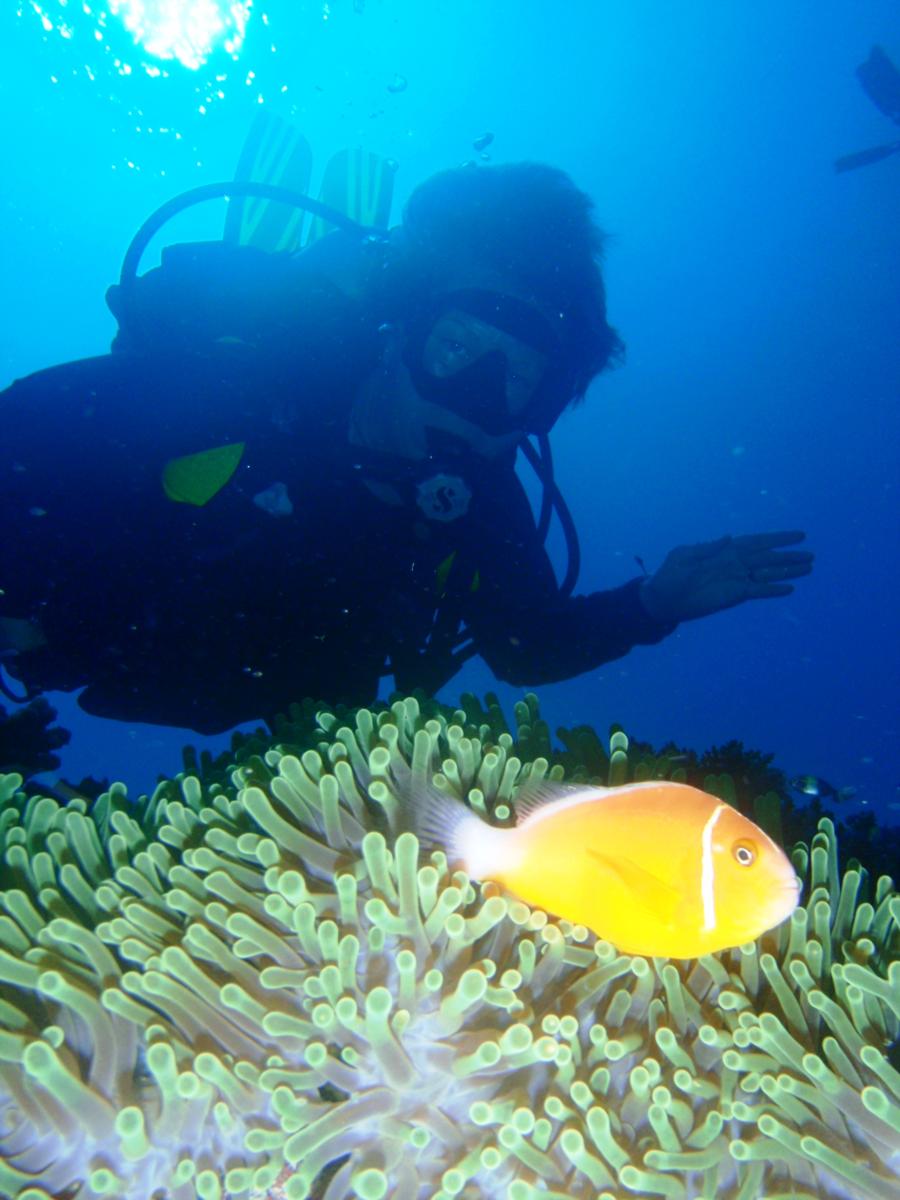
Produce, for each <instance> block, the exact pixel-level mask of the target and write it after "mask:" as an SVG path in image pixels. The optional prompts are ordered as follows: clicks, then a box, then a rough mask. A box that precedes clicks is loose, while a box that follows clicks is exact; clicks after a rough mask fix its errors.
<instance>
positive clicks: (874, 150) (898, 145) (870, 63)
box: [834, 46, 900, 171]
mask: <svg viewBox="0 0 900 1200" xmlns="http://www.w3.org/2000/svg"><path fill="white" fill-rule="evenodd" d="M856 76H857V78H858V79H859V82H860V83H861V84H862V87H863V90H864V91H865V93H866V95H867V96H868V97H869V99H870V100H871V101H872V103H873V104H874V105H875V107H876V108H877V109H879V111H880V112H883V113H884V115H885V116H886V117H888V118H889V119H890V120H891V121H893V122H894V124H895V125H900V71H898V70H897V68H896V67H895V66H894V64H893V63H892V62H891V60H890V59H889V58H888V56H887V55H886V54H885V52H884V51H883V50H882V48H881V47H880V46H873V47H872V49H871V51H870V52H869V57H868V58H867V59H866V61H865V62H864V63H861V64H860V66H858V67H857V68H856ZM898 152H900V141H897V142H885V143H884V144H883V145H881V146H872V147H871V149H869V150H859V151H857V152H856V153H855V154H845V155H844V156H843V157H842V158H838V159H836V160H835V164H834V169H835V171H853V170H855V169H856V168H857V167H867V166H868V165H869V164H870V163H876V162H880V161H881V160H882V159H883V158H890V156H891V155H892V154H897V153H898Z"/></svg>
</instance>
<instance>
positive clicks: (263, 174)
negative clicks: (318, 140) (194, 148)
mask: <svg viewBox="0 0 900 1200" xmlns="http://www.w3.org/2000/svg"><path fill="white" fill-rule="evenodd" d="M311 173H312V151H311V150H310V148H309V142H307V140H306V138H305V137H304V136H303V134H302V133H300V132H298V130H296V129H295V128H294V126H293V125H291V123H290V122H289V121H285V120H284V118H283V117H279V116H276V115H275V114H274V113H270V112H266V111H261V112H259V113H257V115H256V118H255V119H254V121H253V124H252V126H251V127H250V133H249V134H248V135H247V140H246V142H245V143H244V148H243V150H242V151H241V156H240V159H239V160H238V165H237V170H236V171H235V174H234V177H235V180H237V181H239V182H242V183H246V182H251V183H272V184H276V185H277V186H278V187H284V188H289V189H290V190H291V191H292V192H302V193H303V194H304V195H305V194H306V193H307V192H308V190H309V177H310V175H311ZM305 216H306V214H305V213H304V211H303V210H302V209H300V208H294V207H293V206H291V205H289V204H278V203H277V202H276V201H273V200H264V199H261V198H257V197H253V196H248V197H245V198H234V199H232V200H229V202H228V216H227V217H226V219H225V233H224V238H225V241H226V242H232V243H234V244H237V245H241V246H256V247H258V248H259V249H260V250H269V251H287V252H290V251H293V250H299V249H300V246H301V244H302V236H303V221H304V218H305Z"/></svg>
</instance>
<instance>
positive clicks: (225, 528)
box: [0, 118, 812, 733]
mask: <svg viewBox="0 0 900 1200" xmlns="http://www.w3.org/2000/svg"><path fill="white" fill-rule="evenodd" d="M262 121H263V123H262V124H261V125H260V124H259V123H258V124H257V126H255V128H254V133H253V135H252V136H251V139H250V140H249V142H248V145H247V149H246V150H245V154H244V155H243V156H242V163H241V166H240V167H239V170H238V174H237V182H234V183H230V184H228V185H210V186H209V187H207V188H200V189H197V190H196V193H195V194H188V196H186V197H185V198H182V199H180V200H178V201H175V202H173V203H172V204H171V205H168V206H166V207H165V209H164V210H161V212H160V213H159V214H157V215H156V216H155V217H154V218H152V219H151V221H150V222H148V223H147V224H146V225H145V226H144V227H143V228H142V230H141V231H140V233H139V234H138V236H137V237H136V239H135V241H134V243H133V244H132V247H131V248H130V250H129V253H128V255H127V256H126V261H125V266H124V267H123V272H122V278H121V281H120V283H119V284H118V285H117V286H116V287H114V288H112V289H110V293H109V296H108V301H109V304H110V307H111V308H112V310H113V312H114V314H115V315H116V317H117V319H118V322H119V332H118V334H117V336H116V338H115V341H114V343H113V347H112V351H111V353H109V354H107V355H102V356H100V357H96V358H91V359H87V360H83V361H78V362H73V363H67V364H64V365H62V366H58V367H53V368H50V369H48V370H43V371H40V372H38V373H37V374H35V375H32V376H30V377H28V378H26V379H24V380H21V381H19V382H17V383H15V384H13V385H12V386H11V387H10V388H9V389H8V390H7V391H6V392H5V393H3V394H2V396H0V422H2V430H3V437H2V441H0V512H2V520H3V530H4V533H3V550H2V554H0V655H2V659H0V661H2V664H3V666H4V668H5V670H6V672H7V673H8V675H9V676H10V677H12V678H13V679H14V680H17V681H18V685H17V686H18V688H20V689H22V695H24V696H25V697H28V698H31V697H34V696H36V695H38V694H39V693H41V692H43V691H47V690H49V689H63V690H71V689H75V688H83V689H84V690H83V692H82V693H81V695H80V697H79V704H80V706H81V707H82V708H83V709H85V710H86V711H87V712H89V713H93V714H96V715H99V716H103V717H113V718H119V719H123V720H127V721H147V722H156V723H163V724H167V725H176V726H182V727H187V728H190V729H193V730H196V731H198V732H200V733H212V732H217V731H220V730H223V729H227V728H229V727H231V726H234V725H236V724H238V723H240V722H243V721H246V720H251V719H257V718H260V717H263V718H266V719H269V720H271V718H272V717H273V716H274V714H276V713H278V712H280V711H283V710H285V709H286V708H287V706H288V705H289V704H290V703H291V702H292V701H295V700H299V699H302V698H303V697H307V696H309V697H313V698H315V699H318V700H325V701H328V702H330V703H332V704H333V703H336V702H346V703H350V704H358V703H365V702H370V701H371V700H372V699H373V698H374V697H375V695H376V693H377V690H378V685H379V679H380V677H382V676H384V675H388V674H389V675H392V676H393V678H394V680H395V683H396V686H397V688H398V689H400V690H403V691H407V690H410V689H413V688H423V689H425V690H427V691H428V692H434V691H436V690H437V689H438V688H439V687H441V686H443V685H444V684H445V683H447V681H448V680H449V679H451V678H452V676H453V675H454V674H455V673H456V671H457V670H458V669H459V667H460V666H461V664H462V663H463V662H464V661H465V660H466V658H468V657H470V656H471V655H472V654H478V655H480V656H481V657H482V658H483V659H484V660H485V661H486V662H487V664H488V665H489V667H490V668H491V670H492V671H493V672H494V674H495V675H496V676H498V677H499V678H501V679H504V680H507V681H509V682H510V683H513V684H516V685H529V686H531V685H536V684H540V683H542V682H545V681H548V682H549V681H556V680H562V679H567V678H570V677H572V676H574V675H577V674H579V673H581V672H584V671H589V670H591V669H592V668H594V667H596V666H598V665H599V664H601V663H604V662H607V661H609V660H611V659H615V658H618V657H619V656H621V655H624V654H626V653H627V652H628V651H629V650H630V649H631V648H632V647H634V646H636V645H648V644H652V643H656V642H658V641H660V640H661V639H662V638H664V637H666V636H667V635H668V634H670V633H671V632H672V631H673V630H674V629H675V627H676V626H677V625H678V624H679V622H681V621H686V620H692V619H694V618H698V617H702V616H706V615H707V614H710V613H713V612H716V611H719V610H721V609H724V608H728V607H730V606H732V605H736V604H740V603H742V602H744V601H747V600H753V599H763V598H769V597H777V596H784V595H787V594H788V593H790V592H791V591H792V590H793V588H792V584H791V581H792V580H794V579H796V578H798V577H799V576H802V575H805V574H807V573H808V572H809V571H810V569H811V567H810V564H811V559H812V556H811V555H810V554H808V553H806V552H804V551H801V550H796V549H792V548H791V547H793V546H794V544H795V543H796V542H798V541H799V540H801V539H802V536H803V535H802V534H800V533H795V532H787V533H773V534H758V535H751V536H746V537H733V538H732V537H723V538H722V539H720V540H719V541H716V542H712V543H707V544H702V545H697V546H682V547H679V548H678V549H676V550H674V551H673V552H672V553H671V554H670V555H669V556H668V557H667V558H666V559H665V561H664V562H663V564H662V566H661V567H660V568H659V569H658V570H657V571H656V572H655V573H654V574H652V575H643V576H638V577H636V578H635V579H632V580H631V581H629V582H627V583H626V584H624V585H623V586H620V587H616V588H613V589H611V590H607V591H599V592H595V593H592V594H589V595H577V596H576V595H573V594H572V593H573V589H574V584H575V575H576V574H577V568H578V559H577V539H576V538H575V534H574V529H573V527H572V522H571V518H570V517H569V515H568V511H567V509H566V507H565V504H564V502H563V500H562V497H561V495H560V493H559V489H558V487H557V485H556V483H555V480H554V478H553V472H552V462H551V459H550V452H549V443H548V441H547V435H548V433H549V431H550V429H551V428H552V427H553V425H554V423H555V422H556V420H557V418H558V417H559V416H560V415H561V413H562V412H563V411H564V410H565V409H566V408H567V407H568V406H570V405H572V404H575V403H577V402H578V401H580V400H581V399H582V398H583V397H584V395H585V392H586V390H587V388H588V385H589V384H590V382H591V381H592V380H593V379H594V378H595V377H596V376H597V375H599V374H600V373H601V372H602V371H603V370H605V369H606V368H607V367H608V366H609V365H610V364H611V363H613V362H614V361H615V360H616V359H617V358H618V357H619V355H620V354H621V351H622V344H621V342H620V340H619V337H618V335H617V334H616V332H615V331H614V329H613V328H612V327H611V326H610V324H609V323H608V321H607V315H606V299H605V291H604V284H603V279H602V275H601V271H600V268H599V265H598V259H599V256H600V252H601V249H602V237H601V234H600V232H599V230H598V229H597V227H596V226H595V224H594V222H593V219H592V216H591V209H592V203H591V201H590V199H589V198H588V197H587V196H586V195H585V194H584V193H582V192H580V191H579V190H578V189H576V187H575V186H574V184H573V183H572V181H571V180H570V179H569V178H568V177H567V176H566V175H565V174H564V173H563V172H561V171H559V170H556V169H553V168H551V167H547V166H540V165H533V164H512V165H505V166H478V167H475V166H468V165H467V166H463V167H460V168H454V169H450V170H446V171H443V172H441V173H439V174H437V175H435V176H433V177H432V178H430V179H428V180H426V181H425V182H424V183H422V184H421V185H420V186H419V187H418V188H416V189H415V191H414V192H413V194H412V195H411V197H410V199H409V201H408V203H407V205H406V208H405V210H404V213H403V220H402V223H401V224H400V225H399V226H397V227H395V228H392V229H390V230H387V229H386V228H385V226H386V224H387V211H388V210H389V203H390V199H389V196H390V189H391V186H392V178H393V175H392V164H390V163H386V162H385V161H384V160H381V159H378V157H377V156H375V155H370V154H364V153H363V152H354V153H353V154H351V153H350V152H342V153H341V155H339V156H336V158H335V159H334V160H332V163H331V164H330V165H329V169H328V170H327V171H326V174H325V180H324V182H323V187H322V192H321V200H320V201H318V202H317V201H312V200H310V199H308V198H307V197H306V191H307V183H308V148H305V142H303V141H302V139H300V138H299V137H298V135H296V134H295V133H292V132H290V130H289V127H285V125H284V123H278V124H277V125H274V126H273V125H272V121H273V119H272V118H263V119H262ZM266 121H268V122H269V124H268V126H266V124H265V122H266ZM273 139H275V142H277V146H275V148H274V149H273V144H274V143H273ZM272 161H281V162H282V163H283V164H285V165H284V169H283V171H282V172H281V173H280V175H278V177H277V178H278V183H277V184H273V183H272V182H271V179H272V174H271V163H272ZM260 163H265V164H267V165H266V168H265V169H266V172H268V174H267V175H266V176H265V177H264V178H262V179H261V178H260V177H261V175H262V174H263V172H262V169H261V168H259V164H260ZM286 183H287V184H290V186H289V187H286V186H285V184H286ZM224 194H227V195H228V196H229V197H230V199H229V211H228V219H227V222H226V236H225V238H224V239H223V240H221V241H216V242H208V243H193V244H185V245H175V246H170V247H168V248H167V249H165V250H164V251H163V254H162V261H161V265H160V266H159V267H158V268H155V269H152V270H150V271H148V272H146V273H145V274H143V275H139V274H138V266H139V262H140V258H141V255H142V253H143V250H144V248H145V247H146V245H147V243H148V242H149V240H150V238H151V237H152V236H153V235H154V234H155V233H156V232H157V231H158V229H159V228H160V226H161V225H162V224H163V223H164V221H165V220H166V219H167V218H168V217H169V216H170V215H171V214H172V212H174V211H176V210H178V209H179V208H180V207H185V206H186V205H187V204H190V203H192V202H193V201H194V200H199V199H204V198H206V197H208V196H210V195H224ZM351 197H355V199H351ZM322 201H324V203H323V202H322ZM310 212H311V218H310V216H309V215H308V214H309V213H310ZM305 213H306V214H307V215H306V216H305V215H304V214H305ZM349 213H352V214H353V219H351V216H350V215H348V214H349ZM358 217H362V218H364V219H363V220H358V219H356V218H358ZM304 221H305V222H306V223H307V224H308V229H305V226H304ZM304 229H305V234H304ZM301 245H302V249H299V250H298V249H297V247H298V246H301ZM531 439H534V441H532V440H531ZM519 452H522V453H523V454H524V455H525V457H526V458H527V459H528V460H529V461H530V462H531V464H532V466H533V467H534V469H535V471H536V472H537V474H538V477H539V479H540V481H541V483H542V485H543V495H544V499H543V504H542V505H541V507H540V512H539V514H538V516H537V517H535V516H534V515H533V513H532V510H531V506H530V503H529V501H528V499H527V497H526V492H525V490H524V488H523V486H522V484H521V483H520V481H519V479H518V477H517V475H516V470H515V462H516V457H517V454H518V453H519ZM554 512H555V513H556V514H557V515H558V516H559V518H560V520H561V522H562V524H563V527H564V529H565V531H566V534H567V541H568V544H569V550H570V563H569V570H568V571H567V572H566V578H565V579H563V580H562V581H561V582H558V581H557V579H556V577H555V575H554V572H553V569H552V567H551V563H550V560H549V558H548V556H547V553H546V551H545V549H544V545H543V541H544V537H545V534H546V529H547V526H548V525H549V523H550V520H551V518H552V515H553V513H554ZM6 686H7V689H8V690H9V685H8V684H7V685H6ZM16 694H17V695H18V694H19V693H18V692H17V693H16ZM22 695H19V698H22Z"/></svg>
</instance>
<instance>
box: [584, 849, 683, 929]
mask: <svg viewBox="0 0 900 1200" xmlns="http://www.w3.org/2000/svg"><path fill="white" fill-rule="evenodd" d="M588 855H589V856H590V857H591V858H592V859H594V860H595V862H597V863H598V864H599V865H600V866H601V867H602V869H603V870H604V871H607V872H609V873H610V874H612V875H616V876H618V878H619V879H620V880H621V882H622V883H624V884H625V886H626V888H627V889H628V891H629V892H630V893H631V894H632V895H633V896H634V898H635V900H636V901H637V902H638V903H640V904H643V905H644V907H645V908H649V909H650V911H651V912H652V913H653V914H654V915H655V916H656V917H657V918H658V920H659V921H660V922H662V924H664V925H671V924H672V923H673V922H674V921H675V918H676V914H677V912H678V909H679V906H680V905H681V903H682V901H683V896H682V893H681V892H680V890H679V889H678V888H675V887H672V885H671V884H669V883H666V881H665V880H664V879H660V878H659V876H658V875H654V874H653V873H652V872H651V871H647V870H645V869H644V868H643V867H640V866H638V864H637V863H636V862H634V861H633V860H632V859H630V858H619V857H616V858H613V857H612V855H609V854H603V853H601V852H600V851H599V850H591V849H588Z"/></svg>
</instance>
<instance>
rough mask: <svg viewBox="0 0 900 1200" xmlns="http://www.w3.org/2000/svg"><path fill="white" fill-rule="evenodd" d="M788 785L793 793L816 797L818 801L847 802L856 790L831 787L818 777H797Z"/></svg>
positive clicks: (825, 780) (853, 788) (826, 781)
mask: <svg viewBox="0 0 900 1200" xmlns="http://www.w3.org/2000/svg"><path fill="white" fill-rule="evenodd" d="M790 785H791V787H792V788H793V789H794V791H795V792H800V793H801V794H802V795H804V796H818V798H819V799H820V800H833V801H836V802H839V801H841V800H849V799H850V798H851V797H852V796H855V795H856V790H857V789H856V788H855V787H843V788H836V787H833V786H832V785H831V784H830V783H829V782H828V780H827V779H822V778H821V777H820V776H819V775H797V776H795V777H794V778H793V779H792V780H791V781H790Z"/></svg>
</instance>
